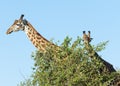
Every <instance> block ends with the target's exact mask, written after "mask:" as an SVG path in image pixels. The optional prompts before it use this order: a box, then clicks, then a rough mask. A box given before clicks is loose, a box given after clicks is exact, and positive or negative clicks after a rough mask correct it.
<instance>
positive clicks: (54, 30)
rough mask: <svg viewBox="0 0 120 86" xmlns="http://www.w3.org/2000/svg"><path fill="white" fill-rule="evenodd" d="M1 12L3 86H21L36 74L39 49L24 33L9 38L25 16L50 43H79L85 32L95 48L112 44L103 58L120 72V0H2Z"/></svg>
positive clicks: (0, 77)
mask: <svg viewBox="0 0 120 86" xmlns="http://www.w3.org/2000/svg"><path fill="white" fill-rule="evenodd" d="M0 11H1V13H0V68H1V70H0V86H17V84H18V83H19V82H20V81H24V80H25V79H27V78H29V76H30V75H31V73H32V67H33V63H34V62H33V59H32V58H31V54H32V52H34V51H35V50H36V48H35V47H34V46H33V45H32V43H31V42H30V41H29V40H28V39H27V37H26V35H25V33H24V32H16V33H13V34H11V35H6V34H5V33H6V30H7V29H8V28H9V27H10V26H11V25H12V24H13V22H14V20H15V19H18V18H19V17H20V15H21V14H25V18H26V19H27V20H28V21H29V22H30V23H31V24H32V25H33V26H34V27H35V28H36V30H37V31H38V32H39V33H40V34H41V35H43V36H44V37H45V38H46V39H48V40H50V39H52V38H53V39H54V41H55V42H57V41H58V40H59V41H60V43H62V42H63V40H64V38H65V37H66V36H69V37H72V38H73V40H75V39H76V38H77V36H82V31H83V30H86V31H88V30H90V31H91V35H92V37H93V38H94V40H93V41H92V42H91V43H92V44H98V43H99V42H103V41H107V40H109V43H108V45H107V46H106V49H105V50H104V51H102V52H101V53H100V55H101V56H102V58H103V59H105V60H106V61H108V62H110V63H111V64H113V66H114V67H115V68H120V62H119V61H120V56H119V53H120V39H119V38H120V0H59V1H58V0H33V1H30V0H2V1H0Z"/></svg>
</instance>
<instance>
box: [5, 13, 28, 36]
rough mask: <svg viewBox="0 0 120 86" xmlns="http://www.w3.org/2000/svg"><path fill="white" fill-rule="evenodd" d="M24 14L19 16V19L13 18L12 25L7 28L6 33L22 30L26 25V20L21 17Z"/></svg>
mask: <svg viewBox="0 0 120 86" xmlns="http://www.w3.org/2000/svg"><path fill="white" fill-rule="evenodd" d="M23 17H24V15H23V14H22V15H21V16H20V19H18V20H15V21H14V23H13V24H12V26H10V28H9V29H8V30H7V32H6V34H11V33H12V32H17V31H24V29H25V26H26V25H27V20H25V19H23Z"/></svg>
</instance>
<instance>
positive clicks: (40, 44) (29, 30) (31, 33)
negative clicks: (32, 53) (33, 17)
mask: <svg viewBox="0 0 120 86" xmlns="http://www.w3.org/2000/svg"><path fill="white" fill-rule="evenodd" d="M23 17H24V15H23V14H22V15H21V16H20V18H19V19H18V20H15V21H14V23H13V24H12V25H11V26H10V28H9V29H8V30H7V32H6V34H11V33H12V32H17V31H24V32H25V33H26V35H27V37H28V38H29V39H30V41H31V42H32V43H33V45H34V46H35V47H36V48H37V49H38V50H39V51H42V52H46V48H47V47H48V46H50V45H51V46H54V47H57V48H59V47H58V46H57V45H55V44H53V43H52V42H50V41H48V40H47V39H45V38H44V37H43V36H42V35H41V34H39V33H38V32H37V31H36V29H35V28H34V27H33V26H32V25H31V24H30V23H29V22H28V21H27V20H26V19H23Z"/></svg>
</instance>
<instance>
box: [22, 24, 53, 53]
mask: <svg viewBox="0 0 120 86" xmlns="http://www.w3.org/2000/svg"><path fill="white" fill-rule="evenodd" d="M24 31H25V33H26V35H27V36H28V38H29V39H30V41H31V42H32V43H33V45H34V46H35V47H36V48H37V49H38V50H39V51H43V52H45V51H46V47H47V46H49V45H50V44H52V43H51V42H50V41H48V40H47V39H45V38H44V37H43V36H42V35H40V34H39V33H38V32H37V31H36V30H35V29H34V27H33V26H32V25H31V24H30V23H29V22H28V24H27V25H26V26H25V30H24ZM52 45H53V44H52Z"/></svg>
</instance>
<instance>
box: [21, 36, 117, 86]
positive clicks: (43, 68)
mask: <svg viewBox="0 0 120 86" xmlns="http://www.w3.org/2000/svg"><path fill="white" fill-rule="evenodd" d="M71 40H72V39H71V38H69V37H66V38H65V40H64V42H63V43H62V44H61V46H60V47H61V49H60V50H58V51H56V49H55V47H48V48H47V52H46V53H42V52H40V51H36V52H35V53H34V54H33V55H32V57H33V59H34V61H35V64H34V68H33V70H34V73H33V75H32V78H33V79H32V80H28V81H25V82H23V83H21V84H20V86H104V83H105V82H107V81H109V80H110V79H111V78H113V77H114V75H115V74H116V73H113V74H109V73H106V72H105V73H104V72H102V73H100V71H99V70H100V68H102V67H103V64H102V63H101V62H100V61H99V60H97V59H91V58H90V57H89V53H88V52H86V49H85V46H84V44H83V42H82V40H81V38H80V37H78V38H77V40H76V41H74V42H73V44H71ZM106 43H107V42H103V43H100V44H98V45H97V46H93V48H94V50H96V52H97V51H101V50H103V49H104V48H105V45H106ZM27 82H29V83H27ZM25 84H26V85H25ZM27 84H29V85H27Z"/></svg>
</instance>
